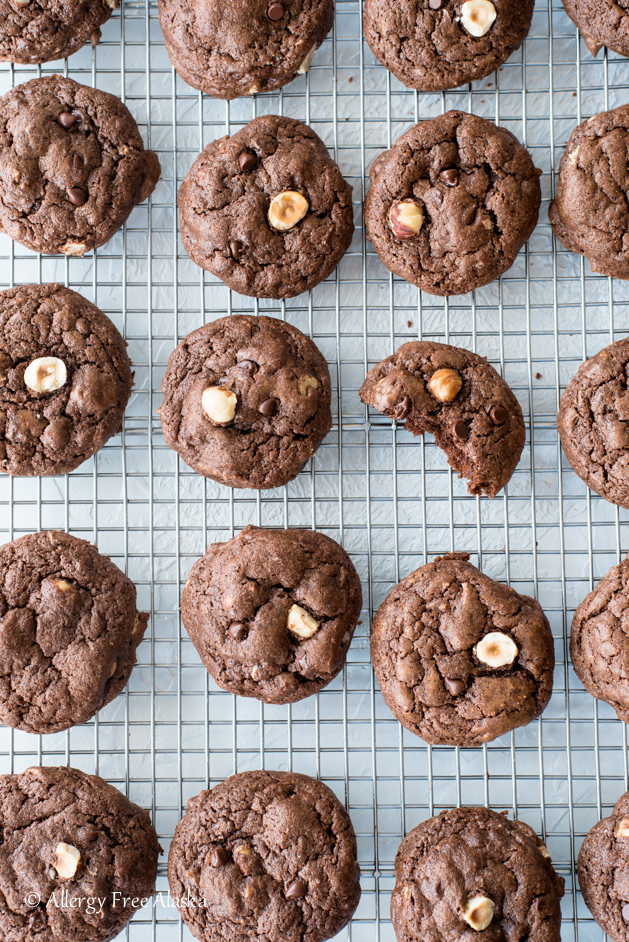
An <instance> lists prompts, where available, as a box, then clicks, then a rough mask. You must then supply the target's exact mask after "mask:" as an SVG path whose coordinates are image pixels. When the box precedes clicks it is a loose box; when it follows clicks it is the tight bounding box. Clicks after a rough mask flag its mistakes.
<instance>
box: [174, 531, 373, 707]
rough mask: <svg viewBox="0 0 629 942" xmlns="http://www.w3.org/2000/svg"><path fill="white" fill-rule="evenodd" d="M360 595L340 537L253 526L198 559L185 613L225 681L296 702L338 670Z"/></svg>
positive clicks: (226, 685)
mask: <svg viewBox="0 0 629 942" xmlns="http://www.w3.org/2000/svg"><path fill="white" fill-rule="evenodd" d="M361 604H362V592H361V587H360V579H359V578H358V573H357V572H356V570H355V569H354V566H353V563H352V561H351V559H350V558H349V556H348V555H347V553H346V552H345V550H344V549H342V547H340V546H339V545H338V543H335V542H334V540H331V539H330V538H329V537H328V536H325V535H324V534H323V533H317V532H316V531H314V530H261V529H258V528H257V527H246V528H245V529H244V530H243V531H242V533H240V534H239V535H238V536H236V537H234V538H233V539H231V540H229V541H228V542H227V543H214V544H212V545H211V546H209V547H208V549H207V551H206V553H205V556H203V557H202V558H201V559H200V560H199V561H198V562H197V563H195V565H194V566H193V567H192V570H191V572H190V575H189V577H188V581H187V582H186V585H185V588H184V590H183V595H182V597H181V616H182V618H183V623H184V625H185V627H186V631H187V632H188V634H189V635H190V639H191V641H192V643H193V644H194V646H195V648H196V649H197V651H198V652H199V656H200V658H201V660H202V661H203V663H204V664H205V666H206V668H207V669H208V671H209V672H210V674H211V675H212V677H213V678H214V680H215V681H216V683H217V684H218V685H219V686H220V687H222V688H223V689H224V690H229V691H231V692H232V693H237V694H240V695H241V696H244V697H256V698H257V699H258V700H263V701H264V702H265V703H295V702H297V700H303V699H304V697H309V696H310V695H311V694H313V693H316V692H317V691H318V690H321V689H322V688H323V687H325V686H327V684H329V683H330V681H332V680H333V679H334V678H335V677H336V675H337V674H338V673H339V672H340V670H341V669H342V667H343V665H344V663H345V658H346V655H347V651H348V648H349V646H350V643H351V640H352V636H353V634H354V628H355V627H356V622H357V621H358V617H359V615H360V608H361Z"/></svg>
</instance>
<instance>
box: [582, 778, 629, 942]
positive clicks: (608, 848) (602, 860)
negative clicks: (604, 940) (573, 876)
mask: <svg viewBox="0 0 629 942" xmlns="http://www.w3.org/2000/svg"><path fill="white" fill-rule="evenodd" d="M628 872H629V792H625V794H624V795H621V797H620V798H619V799H618V801H617V802H616V805H615V807H614V810H613V811H612V813H611V816H610V817H609V818H603V819H602V821H599V822H598V823H597V824H595V825H594V827H593V828H592V829H591V830H590V831H589V832H588V834H586V836H585V840H584V841H583V843H582V844H581V850H580V851H579V859H578V874H579V886H580V887H581V893H582V894H583V899H584V902H585V905H586V906H587V908H588V909H589V910H590V912H591V913H592V915H593V916H594V918H595V920H596V921H597V923H598V924H599V926H600V927H601V929H602V930H603V931H604V932H605V933H607V935H608V936H609V937H610V939H613V942H628V940H629V886H628V885H627V873H628Z"/></svg>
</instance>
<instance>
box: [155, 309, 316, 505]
mask: <svg viewBox="0 0 629 942" xmlns="http://www.w3.org/2000/svg"><path fill="white" fill-rule="evenodd" d="M162 392H163V393H164V402H163V404H162V406H161V407H160V409H159V410H158V411H159V413H160V416H161V420H162V427H163V429H164V437H165V439H166V442H167V444H168V446H169V447H170V448H172V449H173V450H174V451H176V452H178V454H180V455H181V457H182V458H183V460H184V461H185V462H186V464H187V465H189V466H190V467H191V468H193V469H194V470H195V471H197V472H198V473H199V474H203V475H204V476H205V477H209V478H212V480H214V481H218V482H219V483H220V484H227V485H228V486H229V487H251V488H256V489H258V490H265V489H268V488H272V487H281V486H282V485H283V484H287V483H288V481H292V480H293V478H296V477H297V475H298V474H299V472H300V471H301V470H303V468H304V467H305V465H306V464H307V462H308V461H309V459H310V458H312V456H313V455H314V453H315V452H316V450H317V448H318V447H319V445H320V444H321V442H322V441H323V439H324V438H325V436H326V435H327V434H328V432H329V431H330V428H331V426H332V414H331V412H330V400H331V395H332V394H331V389H330V373H329V370H328V365H327V363H326V361H325V359H324V358H323V356H322V355H321V353H320V351H319V350H318V348H317V347H316V346H315V344H314V343H313V342H312V340H310V338H309V337H306V335H305V334H302V332H301V331H300V330H298V329H297V328H296V327H293V326H292V325H291V324H288V323H286V322H285V321H280V320H276V319H275V318H273V317H252V316H249V315H246V314H234V315H232V316H231V317H223V318H220V319H219V320H217V321H213V322H212V323H211V324H206V325H205V326H204V327H200V328H199V329H198V330H194V331H193V332H192V333H191V334H188V336H187V337H186V339H185V340H183V341H182V342H181V343H180V344H179V346H178V347H177V348H176V350H174V352H173V353H172V354H171V356H170V359H169V361H168V367H167V369H166V373H165V375H164V380H163V382H162Z"/></svg>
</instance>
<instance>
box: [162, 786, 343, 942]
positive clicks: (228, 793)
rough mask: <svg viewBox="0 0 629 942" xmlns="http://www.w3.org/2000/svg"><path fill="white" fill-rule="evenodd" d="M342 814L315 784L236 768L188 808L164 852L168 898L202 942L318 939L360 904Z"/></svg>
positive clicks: (333, 798)
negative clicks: (181, 902)
mask: <svg viewBox="0 0 629 942" xmlns="http://www.w3.org/2000/svg"><path fill="white" fill-rule="evenodd" d="M359 878H360V870H359V867H358V863H357V860H356V837H355V835H354V828H353V827H352V822H351V821H350V818H349V815H348V814H347V812H346V811H345V808H344V807H343V806H342V805H341V803H340V802H339V800H338V798H337V797H336V796H335V795H334V793H333V792H332V791H331V790H330V789H329V788H328V787H327V786H326V785H324V784H323V783H322V782H319V781H317V780H316V779H313V778H310V777H309V776H308V775H298V774H296V773H293V772H241V773H240V775H233V776H232V777H231V778H228V779H227V781H225V782H223V783H222V784H221V785H217V786H216V788H213V789H212V790H211V791H203V792H201V794H200V795H197V797H196V798H192V799H190V801H189V802H188V810H187V812H186V814H185V815H184V817H183V818H182V820H181V821H180V822H179V824H178V825H177V829H176V831H175V836H174V838H173V841H172V844H171V845H170V853H169V855H168V882H169V884H170V892H171V894H172V896H173V898H174V899H175V901H177V900H178V899H188V898H189V899H192V900H195V901H197V900H203V905H201V906H194V905H193V906H187V905H186V906H183V905H182V906H181V907H180V912H181V915H182V917H183V920H184V922H185V923H186V925H187V927H188V929H189V930H190V931H191V933H192V935H193V936H195V938H197V939H200V940H201V942H255V940H260V942H261V940H264V942H280V940H281V942H325V940H326V939H330V938H331V937H332V936H334V935H336V933H337V932H340V930H341V929H342V928H343V927H344V926H346V925H347V923H348V922H349V921H350V919H351V918H352V915H353V914H354V910H355V909H356V907H357V906H358V901H359V899H360V883H359Z"/></svg>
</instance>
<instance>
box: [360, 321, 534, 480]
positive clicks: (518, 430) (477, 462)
mask: <svg viewBox="0 0 629 942" xmlns="http://www.w3.org/2000/svg"><path fill="white" fill-rule="evenodd" d="M359 396H360V398H361V399H362V401H363V402H364V403H366V404H367V405H370V406H372V407H373V408H374V409H377V410H378V412H382V413H383V414H384V415H386V416H389V417H390V418H393V419H397V420H398V421H399V422H406V428H407V429H409V431H411V432H412V433H413V435H423V434H424V432H430V433H431V434H432V435H434V436H435V441H436V443H437V445H438V446H439V447H440V448H442V449H443V450H444V451H445V453H446V457H447V459H448V463H449V464H450V465H451V466H452V467H453V468H454V470H455V471H458V472H459V476H460V477H464V478H466V479H467V481H468V488H467V489H468V491H469V492H470V494H487V495H488V497H495V495H496V494H497V493H498V491H499V490H500V489H501V488H503V487H504V486H505V484H506V483H507V481H508V480H509V479H510V477H511V475H512V474H513V472H514V470H515V467H516V465H517V463H518V461H519V460H520V455H521V454H522V448H523V447H524V418H523V416H522V409H521V408H520V404H519V403H518V400H517V399H516V398H515V396H514V395H513V393H512V391H511V389H510V388H509V386H508V385H507V383H505V381H504V380H503V379H501V378H500V376H499V375H498V374H497V373H496V371H495V370H494V368H493V366H490V364H489V363H488V362H487V360H486V359H485V358H484V357H480V356H478V355H477V354H475V353H470V352H469V350H463V349H461V348H460V347H451V346H449V345H448V344H443V343H432V342H431V341H419V340H415V341H411V342H410V343H405V344H403V345H402V346H401V347H400V348H399V350H398V351H397V353H395V354H394V355H393V356H390V357H387V359H386V360H383V361H382V362H381V363H378V364H377V366H374V368H373V369H372V370H370V371H369V373H368V374H367V378H366V379H365V382H364V383H363V385H362V386H361V388H360V391H359Z"/></svg>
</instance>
